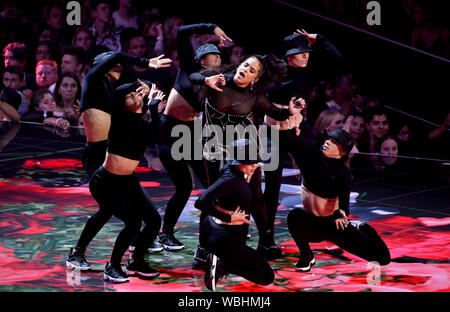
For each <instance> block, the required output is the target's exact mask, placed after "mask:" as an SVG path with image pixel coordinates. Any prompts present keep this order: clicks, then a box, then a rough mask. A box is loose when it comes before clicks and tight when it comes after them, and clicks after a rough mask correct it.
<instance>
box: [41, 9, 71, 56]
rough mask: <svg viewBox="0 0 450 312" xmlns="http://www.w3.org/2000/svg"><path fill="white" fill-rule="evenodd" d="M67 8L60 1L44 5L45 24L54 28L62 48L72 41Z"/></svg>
mask: <svg viewBox="0 0 450 312" xmlns="http://www.w3.org/2000/svg"><path fill="white" fill-rule="evenodd" d="M65 12H66V10H65V8H64V7H63V6H62V4H60V3H59V2H58V1H54V2H53V3H52V2H51V3H50V4H48V5H46V6H45V7H44V12H43V18H44V19H45V24H47V25H48V26H50V28H51V29H53V32H54V34H55V36H56V39H57V43H58V46H59V47H60V48H62V47H65V46H66V45H69V44H70V42H71V39H72V38H71V34H70V31H69V29H68V28H67V27H66V25H67V23H66V14H65Z"/></svg>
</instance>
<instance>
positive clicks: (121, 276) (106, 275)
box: [103, 262, 130, 283]
mask: <svg viewBox="0 0 450 312" xmlns="http://www.w3.org/2000/svg"><path fill="white" fill-rule="evenodd" d="M103 279H104V280H105V281H110V282H113V283H125V282H128V281H129V280H130V279H129V278H128V275H127V273H125V272H124V271H122V268H121V267H120V266H119V267H118V268H117V267H113V266H112V265H111V263H109V262H108V263H106V265H105V271H104V272H103Z"/></svg>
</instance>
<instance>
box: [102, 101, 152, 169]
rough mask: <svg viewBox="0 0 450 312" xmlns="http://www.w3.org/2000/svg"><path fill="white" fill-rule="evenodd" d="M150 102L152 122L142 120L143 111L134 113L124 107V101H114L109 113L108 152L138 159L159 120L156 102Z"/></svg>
mask: <svg viewBox="0 0 450 312" xmlns="http://www.w3.org/2000/svg"><path fill="white" fill-rule="evenodd" d="M159 102H160V100H153V101H151V102H150V104H149V106H150V113H151V117H152V122H151V123H150V122H148V121H146V120H144V119H143V118H142V117H143V115H144V113H134V112H132V111H130V110H128V109H127V108H125V107H124V101H121V102H119V103H117V101H116V103H115V105H114V107H113V111H112V114H111V128H110V130H109V134H108V152H109V153H112V154H115V155H119V156H122V157H125V158H128V159H133V160H138V161H139V160H140V159H141V157H142V155H143V154H144V152H145V150H146V149H147V146H148V144H149V141H150V139H151V138H152V136H154V135H155V132H156V131H157V129H155V128H157V127H158V125H157V124H155V122H157V121H159V117H158V104H159Z"/></svg>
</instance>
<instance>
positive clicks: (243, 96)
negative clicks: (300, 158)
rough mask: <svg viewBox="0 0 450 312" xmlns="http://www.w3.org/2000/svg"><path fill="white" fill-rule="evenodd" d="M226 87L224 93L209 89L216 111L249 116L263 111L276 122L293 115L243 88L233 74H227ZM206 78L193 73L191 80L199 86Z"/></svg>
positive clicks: (210, 101)
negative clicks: (255, 111) (236, 81)
mask: <svg viewBox="0 0 450 312" xmlns="http://www.w3.org/2000/svg"><path fill="white" fill-rule="evenodd" d="M224 76H225V86H223V87H220V88H221V89H222V90H223V92H219V91H216V90H214V89H211V88H208V92H207V99H208V102H209V103H210V104H211V106H213V107H214V108H215V109H217V110H219V111H220V112H223V113H228V114H233V115H247V114H249V113H251V112H252V111H253V110H254V109H258V110H261V111H263V112H264V113H265V114H267V115H269V116H270V117H272V118H273V119H275V120H280V121H281V120H286V119H288V118H289V117H290V116H291V114H290V113H289V110H288V109H283V108H278V107H276V106H275V105H273V104H272V102H271V101H270V100H269V99H268V98H267V97H266V96H265V95H264V94H257V93H255V92H254V91H252V90H251V89H250V87H249V86H248V87H246V88H242V87H239V86H238V85H236V83H235V82H234V79H233V77H234V75H233V74H225V75H224ZM205 78H206V76H205V75H203V74H201V73H193V74H191V76H190V79H191V81H192V82H193V83H195V84H198V85H204V84H205Z"/></svg>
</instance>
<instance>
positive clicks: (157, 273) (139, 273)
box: [127, 270, 159, 277]
mask: <svg viewBox="0 0 450 312" xmlns="http://www.w3.org/2000/svg"><path fill="white" fill-rule="evenodd" d="M127 274H128V275H141V276H144V277H157V276H159V272H155V273H144V272H139V271H129V270H127Z"/></svg>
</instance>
